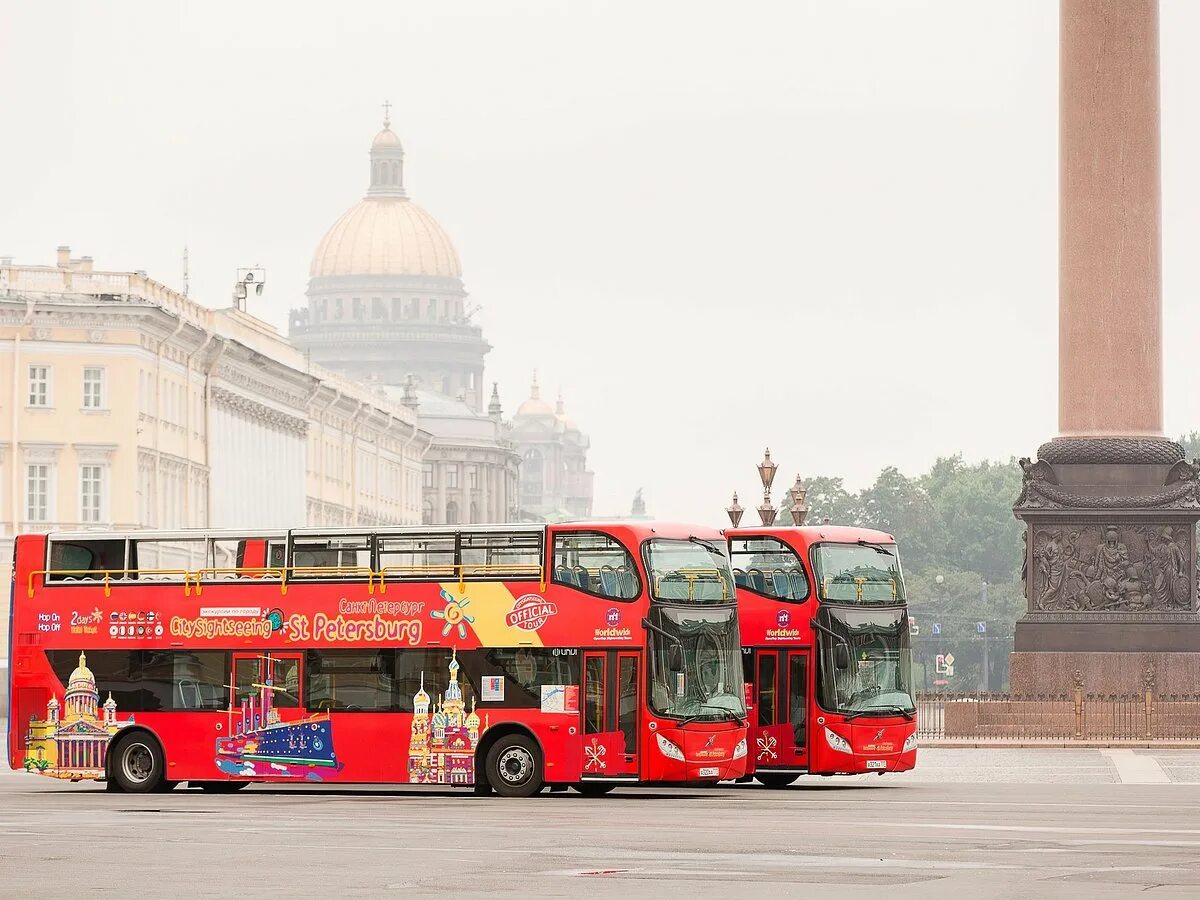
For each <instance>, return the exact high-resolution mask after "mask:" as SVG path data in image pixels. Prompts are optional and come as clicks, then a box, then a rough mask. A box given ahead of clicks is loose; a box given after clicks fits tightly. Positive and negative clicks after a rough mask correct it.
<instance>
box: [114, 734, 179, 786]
mask: <svg viewBox="0 0 1200 900" xmlns="http://www.w3.org/2000/svg"><path fill="white" fill-rule="evenodd" d="M112 753H113V764H112V776H113V780H114V781H116V783H117V786H118V787H120V789H121V790H123V791H126V792H128V793H130V794H147V793H150V792H151V791H157V790H161V789H162V788H163V787H164V786H165V785H166V784H167V782H166V780H165V779H164V778H163V771H164V768H165V766H164V761H163V753H162V750H161V749H160V748H159V746H158V741H156V740H155V739H154V738H152V737H150V736H149V735H148V734H143V733H140V732H139V733H137V734H130V735H126V736H125V737H123V738H121V740H119V741H118V742H117V745H116V746H115V747H113V749H112ZM172 786H173V785H172Z"/></svg>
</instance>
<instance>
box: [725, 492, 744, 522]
mask: <svg viewBox="0 0 1200 900" xmlns="http://www.w3.org/2000/svg"><path fill="white" fill-rule="evenodd" d="M745 511H746V510H744V509H742V505H741V504H740V503H738V498H737V491H734V492H733V505H732V506H727V507H725V512H726V514H727V515H728V516H729V521H730V523H732V525H733V527H734V528H737V527H738V525H739V524H740V523H741V521H742V513H744V512H745Z"/></svg>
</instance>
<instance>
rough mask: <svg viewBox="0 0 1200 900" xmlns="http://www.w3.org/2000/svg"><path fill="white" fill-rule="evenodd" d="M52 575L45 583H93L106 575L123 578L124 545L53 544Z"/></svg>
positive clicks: (97, 541)
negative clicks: (110, 573) (107, 573)
mask: <svg viewBox="0 0 1200 900" xmlns="http://www.w3.org/2000/svg"><path fill="white" fill-rule="evenodd" d="M46 568H48V569H50V573H49V574H48V575H46V581H47V582H51V581H91V580H93V579H97V578H103V577H104V575H103V573H104V572H112V573H114V575H113V577H114V578H121V577H122V570H123V569H124V568H125V541H124V539H123V538H117V539H90V538H89V539H84V540H79V539H73V540H64V541H56V540H51V541H50V562H49V565H48V566H47V567H46ZM76 573H78V574H76Z"/></svg>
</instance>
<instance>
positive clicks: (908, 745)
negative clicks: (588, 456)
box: [900, 731, 917, 753]
mask: <svg viewBox="0 0 1200 900" xmlns="http://www.w3.org/2000/svg"><path fill="white" fill-rule="evenodd" d="M916 749H917V733H916V732H915V731H914V732H913V733H912V734H910V735H909V736H908V737H906V738H905V739H904V749H903V750H901V751H900V752H901V753H907V752H908V751H909V750H916Z"/></svg>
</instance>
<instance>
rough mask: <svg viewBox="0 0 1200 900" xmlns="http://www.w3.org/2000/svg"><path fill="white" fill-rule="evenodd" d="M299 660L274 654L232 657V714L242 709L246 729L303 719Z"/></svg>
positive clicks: (292, 655)
mask: <svg viewBox="0 0 1200 900" xmlns="http://www.w3.org/2000/svg"><path fill="white" fill-rule="evenodd" d="M301 658H302V657H301V654H299V653H276V652H274V651H267V652H266V653H234V654H233V660H232V665H233V680H232V681H231V682H230V684H231V685H232V687H233V704H232V707H233V710H234V712H235V713H239V714H240V713H242V712H243V710H244V714H245V717H246V724H247V726H248V729H247V730H256V729H259V728H262V727H263V726H265V725H270V724H272V723H274V722H295V721H297V720H298V719H300V718H302V715H303V707H302V706H301V696H300V693H301V689H302V685H303V681H304V680H303V678H302V677H301V669H300V666H301Z"/></svg>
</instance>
